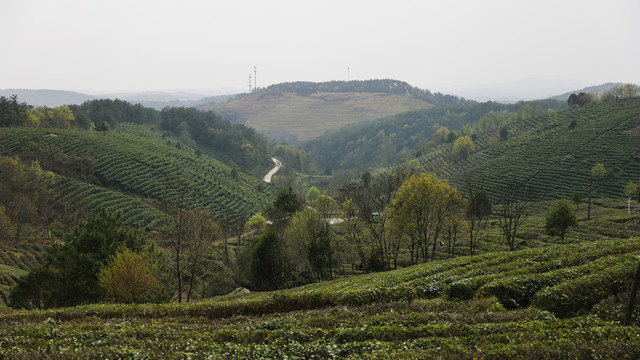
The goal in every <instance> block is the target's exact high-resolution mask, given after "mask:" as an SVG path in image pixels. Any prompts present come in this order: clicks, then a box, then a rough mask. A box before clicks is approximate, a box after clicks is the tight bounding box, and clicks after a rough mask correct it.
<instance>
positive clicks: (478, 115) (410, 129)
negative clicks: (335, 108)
mask: <svg viewBox="0 0 640 360" xmlns="http://www.w3.org/2000/svg"><path fill="white" fill-rule="evenodd" d="M562 106H564V105H562V103H561V102H559V101H543V102H526V103H525V102H521V103H518V104H499V103H495V102H486V103H473V104H469V105H467V106H456V107H449V108H440V107H438V108H431V109H426V110H418V111H411V112H406V113H402V114H398V115H395V116H392V117H389V118H384V119H377V120H372V121H366V122H361V123H358V124H354V125H348V126H345V127H343V128H341V129H340V130H337V131H329V132H327V133H326V134H324V135H322V136H320V137H318V138H316V139H314V140H311V141H308V142H306V143H302V144H300V147H301V148H302V149H304V150H305V151H306V152H307V153H308V154H309V155H310V156H311V158H312V159H313V160H314V161H315V163H316V164H317V165H318V167H319V168H321V169H324V168H327V167H331V168H332V169H333V170H338V169H357V170H360V171H363V170H364V169H367V168H369V167H375V166H387V165H391V164H393V163H396V162H404V161H407V160H409V159H411V158H413V157H414V156H415V155H416V153H417V152H420V154H422V153H425V152H426V151H428V150H429V149H430V148H431V147H432V146H434V145H437V143H436V142H435V141H432V140H430V139H432V138H433V137H434V135H435V136H436V138H437V134H436V132H437V131H438V129H440V128H441V127H442V126H445V127H446V128H447V130H448V132H447V136H448V137H447V136H445V137H444V138H443V141H447V142H450V143H453V141H455V139H456V138H457V137H460V136H467V135H468V136H471V135H473V134H474V133H475V132H477V131H481V130H484V129H487V128H488V127H490V126H502V125H504V124H506V123H508V122H510V121H514V120H517V119H520V118H525V117H529V116H535V115H539V114H543V113H546V112H547V111H548V110H547V109H556V108H561V107H562ZM480 121H481V122H482V124H481V125H478V124H480ZM449 133H451V134H449Z"/></svg>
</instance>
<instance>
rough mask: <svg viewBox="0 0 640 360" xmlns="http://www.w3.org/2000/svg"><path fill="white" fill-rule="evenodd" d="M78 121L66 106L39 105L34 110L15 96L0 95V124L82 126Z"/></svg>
mask: <svg viewBox="0 0 640 360" xmlns="http://www.w3.org/2000/svg"><path fill="white" fill-rule="evenodd" d="M82 125H84V124H81V123H78V121H77V120H76V118H75V116H74V114H73V112H72V111H71V109H70V108H69V107H67V106H58V107H55V108H53V109H50V108H47V107H44V106H43V107H39V108H36V109H35V110H34V109H33V107H32V106H30V105H28V104H27V103H24V102H19V101H18V97H17V96H15V95H14V96H12V97H11V98H9V99H7V98H6V97H4V96H2V97H0V126H3V127H7V126H29V127H49V128H60V129H68V128H72V127H78V126H82Z"/></svg>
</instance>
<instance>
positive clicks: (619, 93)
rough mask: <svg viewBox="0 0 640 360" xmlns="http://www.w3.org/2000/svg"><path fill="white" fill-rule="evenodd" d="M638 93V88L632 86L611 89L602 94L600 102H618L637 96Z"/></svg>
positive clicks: (639, 88)
mask: <svg viewBox="0 0 640 360" xmlns="http://www.w3.org/2000/svg"><path fill="white" fill-rule="evenodd" d="M638 92H640V87H638V85H634V84H624V85H618V86H615V87H613V88H612V89H611V90H609V91H608V92H606V93H604V94H603V95H602V96H601V98H600V101H602V102H614V101H620V100H623V99H631V98H634V97H636V96H638Z"/></svg>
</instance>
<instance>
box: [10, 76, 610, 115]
mask: <svg viewBox="0 0 640 360" xmlns="http://www.w3.org/2000/svg"><path fill="white" fill-rule="evenodd" d="M616 84H619V83H606V84H602V85H594V84H585V83H584V82H580V81H571V80H569V81H565V80H545V79H523V80H517V81H513V82H509V83H502V84H485V85H473V86H452V87H444V88H442V89H430V90H432V91H435V90H437V91H441V92H443V93H445V94H452V95H457V96H461V97H464V98H466V99H471V100H476V101H497V102H517V101H520V100H534V99H546V98H554V99H555V98H559V97H565V94H566V96H568V94H571V93H573V92H579V91H585V92H589V91H594V90H590V89H592V88H598V89H599V87H601V86H602V87H603V88H602V89H600V90H598V91H606V90H608V89H610V88H611V87H613V86H615V85H616ZM577 89H581V90H577ZM242 92H245V90H240V89H238V88H232V87H224V88H212V89H175V90H166V91H141V92H135V91H128V92H124V91H123V92H100V91H90V92H88V91H69V90H56V89H0V96H5V97H9V96H11V95H13V94H16V95H18V98H19V99H20V100H22V101H25V102H27V103H28V104H30V105H33V106H48V107H52V106H59V105H71V104H81V103H82V102H84V101H87V100H91V99H99V98H108V99H115V98H118V99H121V100H126V101H129V102H133V103H137V102H140V103H141V104H142V105H145V106H151V107H155V108H161V107H162V105H164V106H181V105H184V106H194V105H198V104H201V103H207V102H214V101H210V100H209V98H211V97H213V98H215V99H218V97H219V96H224V95H233V94H240V93H242Z"/></svg>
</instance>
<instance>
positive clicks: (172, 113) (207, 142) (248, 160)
mask: <svg viewBox="0 0 640 360" xmlns="http://www.w3.org/2000/svg"><path fill="white" fill-rule="evenodd" d="M160 118H161V119H162V120H161V123H160V126H161V128H162V129H164V130H167V131H171V132H173V133H174V134H175V135H176V136H178V137H181V138H182V139H183V140H184V139H186V140H187V141H186V143H187V144H188V143H190V142H191V145H190V146H195V145H196V144H197V145H199V146H202V147H205V148H207V149H211V150H214V151H218V152H221V153H223V154H225V155H226V156H228V157H229V158H230V159H231V160H233V161H234V162H235V163H236V164H238V165H240V166H242V167H244V168H247V169H251V170H252V169H254V168H260V169H262V168H263V167H265V165H267V166H268V164H270V163H271V159H270V156H269V153H270V149H269V142H268V140H267V139H266V138H265V137H264V136H263V135H261V134H258V133H257V132H256V131H255V130H253V129H251V128H249V127H246V126H244V125H241V124H231V123H230V122H229V121H227V120H223V119H222V118H221V117H219V116H217V115H215V114H214V113H212V112H209V111H200V110H196V109H194V108H176V107H173V108H164V109H163V110H162V111H161V112H160Z"/></svg>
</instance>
